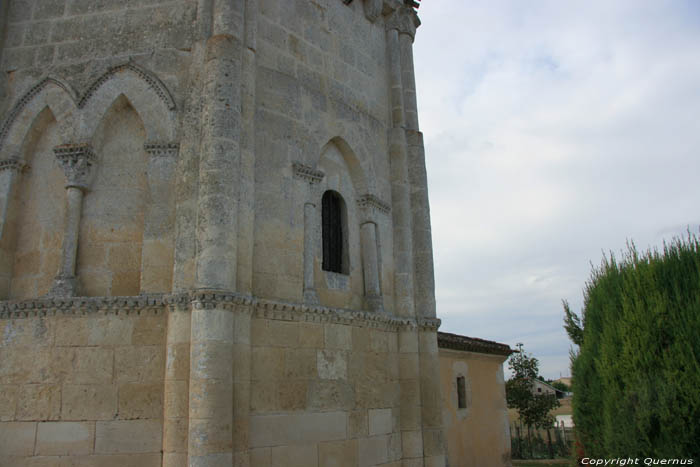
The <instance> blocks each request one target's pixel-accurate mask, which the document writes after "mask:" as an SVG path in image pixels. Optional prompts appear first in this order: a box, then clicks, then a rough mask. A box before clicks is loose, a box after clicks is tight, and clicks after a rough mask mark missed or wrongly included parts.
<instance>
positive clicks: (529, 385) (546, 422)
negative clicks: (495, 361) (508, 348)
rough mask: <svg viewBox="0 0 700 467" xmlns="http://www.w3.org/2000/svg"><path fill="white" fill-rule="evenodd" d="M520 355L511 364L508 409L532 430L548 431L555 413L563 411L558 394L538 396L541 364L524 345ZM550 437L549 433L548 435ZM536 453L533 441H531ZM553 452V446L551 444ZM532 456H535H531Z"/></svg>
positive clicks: (515, 354)
mask: <svg viewBox="0 0 700 467" xmlns="http://www.w3.org/2000/svg"><path fill="white" fill-rule="evenodd" d="M516 347H517V349H518V350H517V351H516V352H515V353H514V354H513V355H511V357H510V359H509V360H508V368H509V369H510V370H511V371H512V372H513V376H512V377H511V378H510V379H509V380H508V381H506V401H507V403H508V407H509V408H511V409H516V410H517V411H518V416H519V417H520V419H521V420H522V421H523V422H524V423H525V425H527V427H528V437H529V436H530V430H531V428H532V427H534V428H544V429H548V428H550V427H551V426H552V425H553V424H554V417H553V416H552V415H551V413H550V412H551V411H552V409H554V408H556V407H559V405H560V404H559V401H558V400H557V396H556V395H555V394H536V393H535V391H534V390H533V389H534V384H535V383H534V381H535V379H536V378H537V374H538V371H539V361H538V360H537V359H536V358H535V357H533V356H531V355H528V354H527V353H526V352H525V350H524V349H523V344H522V343H518V344H517V345H516ZM547 434H548V435H549V431H548V432H547ZM530 448H531V449H532V440H531V439H530ZM550 451H551V442H550ZM530 455H531V456H532V452H531V454H530Z"/></svg>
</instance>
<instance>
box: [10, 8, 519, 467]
mask: <svg viewBox="0 0 700 467" xmlns="http://www.w3.org/2000/svg"><path fill="white" fill-rule="evenodd" d="M414 5H415V3H413V2H408V1H404V0H354V1H352V0H350V1H348V0H0V53H1V56H0V59H1V62H0V63H1V70H0V467H5V466H13V467H15V466H27V467H29V466H32V467H39V466H52V467H56V466H57V467H69V466H71V467H72V466H75V467H86V466H100V467H111V466H119V467H156V466H163V467H182V466H190V467H205V466H206V467H215V466H216V467H219V466H226V467H232V466H241V467H242V466H260V467H267V466H270V467H271V466H285V467H321V466H375V465H382V466H392V467H418V466H424V467H441V466H447V465H449V466H452V467H454V466H461V465H465V466H466V465H479V466H484V465H504V464H508V463H509V460H508V452H509V446H508V445H507V444H506V443H505V441H503V439H506V438H503V439H501V437H500V436H501V435H503V436H507V418H506V419H505V420H506V421H505V422H502V420H503V417H504V416H505V402H504V400H503V394H502V390H503V373H502V367H501V364H502V362H503V360H504V359H505V358H506V356H507V355H508V353H509V352H510V349H507V346H506V347H505V349H504V348H503V347H498V346H497V345H496V346H495V347H494V345H495V344H494V343H490V344H489V345H491V344H493V345H491V346H490V347H489V345H485V346H483V347H479V345H481V344H479V342H484V341H479V342H477V340H472V341H470V340H469V339H467V338H462V340H459V339H460V336H457V337H456V339H457V341H459V342H461V344H459V342H458V344H454V342H456V341H454V339H453V340H449V339H447V338H446V337H444V338H443V340H442V341H444V342H446V343H447V344H445V345H447V347H446V348H449V349H450V350H449V351H447V350H445V351H443V350H440V351H439V348H438V333H437V329H438V326H439V324H440V321H439V320H438V319H437V318H436V314H435V297H434V279H433V257H432V241H431V232H430V213H429V207H428V193H427V181H426V172H425V154H424V148H423V136H422V134H421V132H420V130H419V126H418V116H417V109H416V89H415V79H414V72H413V52H412V44H413V40H414V37H415V33H416V28H417V27H418V26H419V24H420V21H419V20H418V17H417V15H416V12H415V10H414V8H413V6H414ZM446 339H447V340H446ZM465 339H466V340H465ZM442 341H441V342H442ZM448 341H449V342H448ZM470 342H471V344H470ZM453 344H454V345H462V347H458V348H455V347H454V345H453ZM440 347H444V346H443V345H442V344H441V345H440ZM439 352H440V354H439ZM445 352H447V353H445ZM482 354H483V355H482ZM470 359H472V360H474V362H476V363H474V366H473V369H472V370H470V371H471V373H469V375H467V368H472V367H470V366H469V365H471V363H469V362H471V361H472V360H470ZM441 365H442V368H443V370H442V374H441ZM479 372H482V373H483V376H477V375H481V374H482V373H479ZM455 375H456V377H457V378H465V377H467V379H469V378H472V379H473V378H477V379H479V378H481V379H482V380H483V383H484V384H486V386H483V387H488V388H489V389H488V391H487V392H488V394H489V396H485V397H487V399H484V400H485V401H487V402H486V403H487V405H486V406H484V407H485V408H484V410H485V411H479V410H481V409H479V410H466V409H464V410H462V408H459V409H455V410H452V408H449V407H451V406H450V404H446V403H445V401H444V399H446V398H448V399H451V398H453V396H454V397H457V396H456V395H455V394H456V393H455V392H454V390H453V389H454V388H452V386H450V384H451V383H450V381H452V380H454V379H455ZM465 375H466V376H465ZM441 381H443V382H442V383H441ZM441 384H442V386H444V387H443V389H442V390H441ZM460 384H462V383H460ZM470 384H471V385H470V386H468V387H467V390H469V391H472V389H473V390H474V391H475V392H474V393H473V394H472V393H471V392H470V393H469V394H470V396H469V397H470V403H472V399H471V398H472V397H474V399H473V406H474V409H476V407H477V405H478V404H479V402H478V400H477V394H481V392H479V391H480V390H481V389H479V388H482V386H481V385H480V384H481V383H478V382H477V381H476V380H474V381H473V382H471V383H470ZM461 388H462V386H460V391H462V389H461ZM482 392H483V391H482ZM460 394H461V393H460ZM479 397H480V396H479ZM460 400H461V399H460ZM453 405H454V404H453ZM460 407H461V406H460ZM448 408H449V409H448ZM453 412H454V413H453ZM471 413H475V414H477V413H482V415H478V417H481V418H474V416H472V415H470V414H471ZM455 414H456V415H455ZM455 417H457V418H455ZM469 417H472V418H469ZM478 420H483V423H481V422H478ZM467 421H468V422H469V423H467ZM475 421H476V423H475ZM455 424H456V425H455ZM453 425H454V426H458V428H456V429H458V430H462V431H459V432H457V431H454V430H452V429H451V428H450V427H452V426H453ZM504 426H505V428H503V427H504ZM479 427H482V428H479ZM483 427H486V428H483ZM489 427H492V428H489ZM501 428H503V429H501ZM480 429H483V430H484V431H483V433H491V434H489V435H488V436H490V438H487V437H486V435H485V434H483V433H482V435H479V436H481V437H478V436H477V438H474V439H477V441H474V443H476V444H478V443H479V442H480V441H478V439H488V440H491V439H494V440H496V441H494V442H493V443H491V444H489V443H490V442H489V443H486V445H484V446H481V447H478V446H477V447H474V448H473V449H478V450H481V451H483V452H481V451H480V454H479V455H478V456H473V455H472V454H468V453H470V452H471V451H470V450H472V447H470V446H472V444H469V445H465V444H464V442H466V441H465V440H464V439H463V438H464V436H463V435H464V433H467V435H468V436H471V435H469V433H472V432H475V431H477V430H480ZM470 430H471V431H470ZM489 430H490V431H489ZM504 430H505V431H504ZM454 433H458V434H456V435H455V434H454ZM508 439H509V438H508ZM471 442H472V441H469V443H471ZM448 443H452V445H450V447H449V449H448ZM455 443H456V444H455ZM476 444H475V445H474V446H476ZM453 445H454V446H453ZM464 446H467V447H466V448H465V447H464ZM451 453H457V454H454V455H453V454H451ZM465 453H467V454H465ZM449 456H452V457H451V458H450V457H449Z"/></svg>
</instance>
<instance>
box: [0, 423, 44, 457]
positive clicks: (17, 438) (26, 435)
mask: <svg viewBox="0 0 700 467" xmlns="http://www.w3.org/2000/svg"><path fill="white" fill-rule="evenodd" d="M36 427H37V424H36V423H35V422H9V423H0V453H2V454H0V456H2V457H12V456H15V457H22V456H31V455H32V453H33V452H34V439H35V436H36ZM2 457H0V459H1V458H2Z"/></svg>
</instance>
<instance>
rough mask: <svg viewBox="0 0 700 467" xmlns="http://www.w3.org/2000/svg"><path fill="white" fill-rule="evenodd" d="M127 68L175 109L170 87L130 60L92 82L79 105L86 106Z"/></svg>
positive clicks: (170, 107) (169, 108) (170, 108)
mask: <svg viewBox="0 0 700 467" xmlns="http://www.w3.org/2000/svg"><path fill="white" fill-rule="evenodd" d="M127 70H128V71H131V72H133V73H135V74H136V75H137V76H138V77H139V78H141V79H142V80H144V81H145V82H146V84H148V87H149V88H151V90H153V92H155V93H156V95H158V97H159V98H160V100H161V101H163V103H164V104H165V105H166V106H167V107H168V110H175V99H173V96H172V95H171V94H170V91H168V88H167V87H165V85H164V84H163V83H162V82H161V81H160V80H159V79H158V78H156V77H155V76H153V74H151V73H150V72H148V71H146V70H144V69H143V68H141V67H139V66H138V65H136V64H134V63H130V62H129V63H123V64H121V65H117V66H113V67H111V68H109V69H108V70H107V71H106V72H105V73H104V74H103V75H102V76H100V77H99V78H98V79H97V80H96V81H95V82H94V83H92V85H91V86H90V87H89V88H88V90H87V91H85V94H83V96H82V97H81V98H80V100H79V101H78V107H80V108H82V107H85V104H86V103H87V101H89V100H90V97H92V95H93V94H95V92H96V91H97V90H98V89H99V88H100V86H102V85H103V84H105V83H106V82H107V81H109V79H110V78H112V76H114V75H115V74H117V73H119V72H123V71H127Z"/></svg>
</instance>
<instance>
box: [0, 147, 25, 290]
mask: <svg viewBox="0 0 700 467" xmlns="http://www.w3.org/2000/svg"><path fill="white" fill-rule="evenodd" d="M25 166H26V164H25V163H24V161H22V160H21V159H20V158H19V157H12V158H10V159H6V160H3V161H0V265H2V266H0V298H2V299H6V298H8V295H9V293H10V281H11V280H12V263H13V261H12V256H13V253H14V247H15V239H14V237H15V235H16V234H15V232H14V226H13V225H11V224H12V223H11V222H10V218H11V217H12V213H11V208H12V200H13V199H14V197H15V186H16V185H17V179H18V177H19V175H20V174H21V173H22V170H24V168H25Z"/></svg>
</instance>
